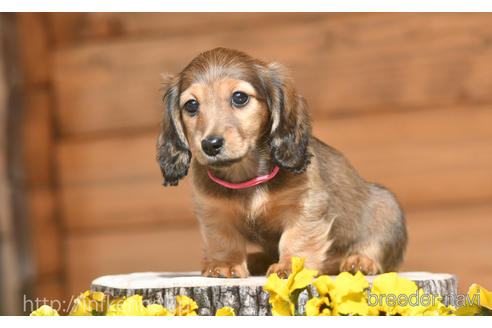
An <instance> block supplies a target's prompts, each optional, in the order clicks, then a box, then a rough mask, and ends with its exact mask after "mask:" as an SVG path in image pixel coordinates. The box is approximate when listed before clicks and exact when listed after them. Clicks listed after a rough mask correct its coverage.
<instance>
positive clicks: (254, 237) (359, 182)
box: [158, 48, 406, 277]
mask: <svg viewBox="0 0 492 328" xmlns="http://www.w3.org/2000/svg"><path fill="white" fill-rule="evenodd" d="M167 83H168V91H167V93H166V97H165V103H166V108H167V116H166V117H165V118H164V121H163V133H162V134H161V136H160V137H159V139H158V158H159V161H160V164H161V169H162V170H163V175H164V179H165V184H171V185H176V184H177V182H178V180H179V179H181V178H183V177H184V176H185V175H186V173H187V171H188V167H190V168H191V175H192V177H191V178H192V184H193V201H194V204H195V214H196V216H197V218H198V220H199V223H200V228H201V232H202V235H203V238H204V241H205V247H206V249H205V260H204V265H203V269H202V273H203V274H204V275H206V276H213V277H219V276H224V277H245V276H247V275H248V266H249V267H250V268H252V267H255V270H258V271H263V273H264V272H265V271H267V270H266V268H263V269H259V268H258V265H251V263H249V264H248V263H247V254H246V242H247V241H250V242H254V243H257V244H259V245H260V246H261V247H262V248H263V250H264V252H265V256H263V257H261V256H255V258H257V259H260V258H261V260H259V261H261V262H262V263H266V262H267V261H269V262H270V264H271V265H270V267H269V269H268V273H273V272H276V273H278V274H279V275H282V276H285V275H287V274H288V273H289V272H290V270H291V268H290V259H291V257H292V256H299V257H305V258H306V262H305V264H306V267H308V268H311V269H316V270H318V271H319V272H320V274H336V273H338V272H340V271H343V270H345V271H352V272H354V273H355V271H357V270H361V271H363V272H365V273H372V274H376V273H380V272H385V271H388V270H396V269H397V267H398V265H399V264H400V263H401V261H402V257H403V252H404V249H405V245H406V228H405V221H404V217H403V214H402V212H401V210H400V207H399V205H398V203H397V202H396V200H395V199H394V197H393V195H392V194H391V193H390V192H389V191H388V190H387V189H385V188H383V187H381V186H378V185H375V184H373V183H369V182H366V181H364V180H363V179H362V178H361V177H360V176H359V175H358V173H357V172H356V171H355V169H354V168H353V167H352V166H351V165H350V164H349V163H348V161H347V160H346V159H345V158H344V157H343V155H342V154H340V153H339V152H338V151H336V150H335V149H333V148H331V147H329V146H327V145H325V144H324V143H322V142H321V141H319V140H317V139H316V138H314V137H312V136H311V134H310V133H311V126H310V120H309V115H308V114H307V106H306V103H305V102H304V100H303V99H302V97H301V96H300V95H298V94H297V92H296V91H295V88H294V86H293V82H292V80H291V79H290V78H289V77H288V75H287V74H286V73H285V70H284V69H283V68H282V66H280V65H279V64H275V63H274V64H266V63H264V62H262V61H259V60H256V59H253V58H251V57H249V56H247V55H245V54H244V53H241V52H238V51H234V50H228V49H223V48H217V49H213V50H211V51H208V52H205V53H202V54H200V55H199V56H198V57H197V58H195V59H194V60H193V61H192V62H191V63H190V65H188V66H187V67H186V68H185V69H184V70H183V71H182V72H181V73H180V74H179V75H177V76H176V77H174V78H169V80H168V82H167ZM237 91H241V92H244V93H247V94H248V95H249V97H250V99H249V102H248V103H247V105H246V106H244V107H242V108H236V107H234V106H232V105H231V95H232V94H233V93H234V92H237ZM190 99H193V100H196V101H197V102H198V103H199V112H198V114H197V115H194V116H192V115H188V114H187V113H186V112H185V111H184V110H183V106H184V104H185V103H186V102H187V101H189V100H190ZM178 113H179V118H178ZM211 135H218V136H221V137H223V138H224V141H225V143H224V147H223V149H222V150H221V152H220V153H219V154H218V155H216V156H209V155H207V154H205V153H204V151H203V150H202V146H201V142H202V140H203V139H204V138H206V137H208V136H211ZM191 155H192V156H193V160H191V159H190V156H191ZM276 165H278V166H279V167H280V171H279V173H278V174H277V176H276V177H275V178H273V179H272V180H270V181H268V182H265V183H262V184H260V185H258V186H255V187H250V188H246V189H241V190H231V189H228V188H225V187H223V186H221V185H219V184H217V183H215V182H214V181H212V180H211V179H210V178H209V177H208V175H207V170H210V171H211V172H212V173H213V174H214V175H215V176H216V177H218V178H220V179H223V180H226V181H229V182H233V183H238V182H242V181H246V180H250V179H252V178H254V177H256V176H260V175H266V174H269V173H270V172H272V170H273V168H274V167H275V166H276ZM175 169H176V170H175ZM252 258H253V257H252ZM274 262H275V263H274ZM253 273H258V272H253Z"/></svg>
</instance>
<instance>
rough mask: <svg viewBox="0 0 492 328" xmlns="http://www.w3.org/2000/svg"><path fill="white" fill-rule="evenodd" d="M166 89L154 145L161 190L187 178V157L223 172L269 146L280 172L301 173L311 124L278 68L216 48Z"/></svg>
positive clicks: (306, 159)
mask: <svg viewBox="0 0 492 328" xmlns="http://www.w3.org/2000/svg"><path fill="white" fill-rule="evenodd" d="M165 84H166V93H165V95H164V104H165V109H166V112H165V114H164V119H163V122H162V129H163V130H162V133H161V134H160V135H159V138H158V142H157V157H158V161H159V163H160V167H161V170H162V174H163V176H164V185H168V184H169V185H172V186H174V185H177V184H178V181H179V180H180V179H181V178H183V177H184V176H186V174H187V172H188V168H189V166H190V161H191V156H192V154H193V155H194V156H195V158H196V160H197V161H198V162H199V163H200V164H202V165H206V166H212V167H214V166H215V167H225V166H227V165H231V164H233V163H237V162H240V161H241V160H242V159H244V158H245V157H246V156H247V155H248V153H249V152H250V151H251V150H253V149H255V148H256V147H267V148H268V149H269V151H270V154H271V160H272V161H273V162H274V163H275V164H276V165H278V166H279V167H281V168H283V169H285V170H289V171H291V172H293V173H294V174H300V173H302V172H303V171H304V170H305V169H306V166H307V165H308V163H309V158H310V157H311V154H309V153H308V151H307V146H308V142H309V138H310V136H311V125H310V119H309V116H308V114H307V108H306V104H305V101H304V99H303V98H302V97H301V96H300V95H298V94H297V92H296V91H295V89H294V86H293V83H292V80H291V79H290V77H289V76H288V75H287V74H286V72H285V70H284V68H283V67H282V66H281V65H279V64H276V63H271V64H266V63H264V62H262V61H260V60H256V59H253V58H251V57H250V56H248V55H246V54H245V53H242V52H239V51H236V50H230V49H224V48H216V49H213V50H209V51H207V52H204V53H202V54H200V55H198V56H197V57H196V58H194V59H193V60H192V61H191V63H190V64H189V65H188V66H187V67H186V68H185V69H184V70H183V71H182V72H181V73H179V74H178V75H176V76H168V77H166V81H165Z"/></svg>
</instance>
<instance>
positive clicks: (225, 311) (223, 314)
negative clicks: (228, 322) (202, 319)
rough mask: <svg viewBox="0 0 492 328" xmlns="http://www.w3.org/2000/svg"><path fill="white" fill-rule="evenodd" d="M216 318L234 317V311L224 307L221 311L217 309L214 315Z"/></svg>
mask: <svg viewBox="0 0 492 328" xmlns="http://www.w3.org/2000/svg"><path fill="white" fill-rule="evenodd" d="M215 315H216V316H217V317H228V316H229V317H234V316H235V315H236V313H234V309H233V308H231V307H228V306H224V307H223V308H221V309H218V310H217V312H216V313H215Z"/></svg>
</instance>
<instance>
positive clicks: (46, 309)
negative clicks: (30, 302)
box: [30, 305, 60, 317]
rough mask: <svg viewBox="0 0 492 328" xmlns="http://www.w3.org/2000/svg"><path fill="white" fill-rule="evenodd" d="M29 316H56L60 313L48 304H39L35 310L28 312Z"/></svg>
mask: <svg viewBox="0 0 492 328" xmlns="http://www.w3.org/2000/svg"><path fill="white" fill-rule="evenodd" d="M30 316H32V317H37V316H54V317H58V316H60V315H59V314H58V312H57V311H56V310H54V309H53V308H52V307H51V306H49V305H41V306H40V307H39V308H38V309H37V310H36V311H32V312H31V314H30Z"/></svg>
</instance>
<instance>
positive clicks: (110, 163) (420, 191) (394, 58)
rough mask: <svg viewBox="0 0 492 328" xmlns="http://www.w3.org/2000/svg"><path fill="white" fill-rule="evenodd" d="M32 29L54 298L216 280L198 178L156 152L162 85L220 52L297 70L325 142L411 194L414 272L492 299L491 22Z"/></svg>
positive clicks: (40, 229)
mask: <svg viewBox="0 0 492 328" xmlns="http://www.w3.org/2000/svg"><path fill="white" fill-rule="evenodd" d="M19 22H20V24H21V27H22V28H23V29H24V33H23V35H22V36H21V37H22V38H23V39H22V40H23V43H24V46H25V51H24V53H25V56H24V62H25V68H26V71H27V75H28V76H29V78H30V81H31V82H30V84H29V87H28V98H27V99H28V100H29V104H30V106H29V110H30V111H32V114H31V115H30V116H29V117H28V118H27V120H26V124H28V126H29V127H30V128H29V131H30V133H31V139H30V141H29V142H27V150H28V154H29V155H28V158H29V161H28V162H29V163H30V168H29V170H30V172H31V173H32V181H31V191H32V198H31V200H32V205H31V206H32V207H31V209H32V213H33V220H34V225H35V226H36V231H37V235H36V236H37V237H35V239H36V240H37V241H38V242H37V243H36V247H37V253H38V254H39V256H38V272H39V277H40V278H39V284H38V287H39V293H40V294H48V295H54V294H56V293H60V294H63V295H71V294H74V293H78V292H80V291H82V290H85V289H87V288H88V286H89V284H90V281H91V280H92V279H94V278H96V277H97V276H100V275H104V274H113V273H123V272H131V271H146V270H152V271H159V270H197V269H199V265H200V259H201V237H200V234H199V232H198V228H197V224H196V221H195V218H194V217H193V215H192V209H191V202H190V197H189V196H190V185H189V182H188V181H185V182H184V183H183V184H182V185H180V187H179V188H172V189H171V188H163V187H162V186H161V177H160V171H159V168H158V165H157V163H156V162H155V150H154V145H155V139H156V136H157V133H158V128H159V119H160V116H161V111H162V108H161V107H162V106H161V102H160V99H161V96H162V90H160V73H162V72H178V71H179V70H181V69H182V68H183V67H184V66H185V65H186V64H187V63H188V62H189V60H191V59H192V58H193V57H194V56H195V55H197V54H198V53H199V52H201V51H203V50H206V49H210V48H213V47H216V46H225V47H232V48H237V49H241V50H244V51H246V52H247V53H249V54H251V55H253V56H256V57H260V58H263V59H265V60H275V61H279V62H281V63H283V64H285V65H287V66H288V67H289V68H290V69H291V70H292V74H293V76H294V78H295V80H296V83H297V86H298V90H299V91H300V92H301V93H302V94H303V95H304V96H305V97H306V99H307V101H308V103H309V105H310V112H311V114H312V118H313V127H314V133H315V135H317V136H318V137H319V138H320V139H322V140H323V141H325V142H327V143H328V144H331V145H332V146H334V147H336V148H338V149H339V150H341V151H342V152H343V153H344V154H345V155H346V156H347V157H348V158H349V159H350V161H351V162H352V163H353V165H354V166H355V167H356V168H357V169H358V170H359V171H360V172H361V174H362V175H363V176H364V177H365V178H366V179H367V180H370V181H375V182H379V183H381V184H383V185H386V186H387V187H389V188H390V189H391V190H393V191H394V192H395V194H396V195H397V197H398V198H399V200H400V201H401V203H402V204H403V207H404V210H405V212H406V214H407V222H408V229H409V235H410V243H409V247H408V253H407V257H406V263H405V265H404V267H403V270H407V271H411V270H413V271H433V272H451V273H455V274H457V276H458V278H459V280H460V283H459V287H460V290H461V291H464V290H466V289H467V288H468V286H469V285H470V284H471V283H472V282H478V283H481V284H484V285H485V286H486V287H488V288H489V289H490V288H492V217H491V216H492V151H491V150H492V92H491V90H492V15H491V14H355V13H353V14H320V13H318V14H307V13H303V14H295V13H288V14H268V13H261V14H229V13H224V14H158V13H139V14H131V13H118V14H105V13H92V14H86V13H74V14H21V15H19ZM33 135H34V137H33ZM54 291H56V292H54ZM50 293H51V294H50Z"/></svg>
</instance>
